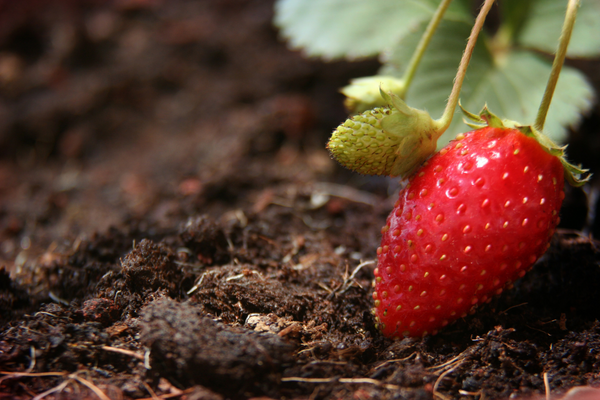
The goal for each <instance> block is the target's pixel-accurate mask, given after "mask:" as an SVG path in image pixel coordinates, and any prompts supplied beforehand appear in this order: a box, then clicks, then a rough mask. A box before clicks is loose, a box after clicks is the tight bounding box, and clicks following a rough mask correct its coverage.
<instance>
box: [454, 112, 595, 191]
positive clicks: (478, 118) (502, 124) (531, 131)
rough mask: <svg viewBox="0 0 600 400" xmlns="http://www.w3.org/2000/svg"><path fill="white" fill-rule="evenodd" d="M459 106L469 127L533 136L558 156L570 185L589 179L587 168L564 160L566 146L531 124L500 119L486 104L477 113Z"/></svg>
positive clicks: (549, 152)
mask: <svg viewBox="0 0 600 400" xmlns="http://www.w3.org/2000/svg"><path fill="white" fill-rule="evenodd" d="M459 105H460V104H459ZM460 108H461V110H462V111H463V113H464V114H465V116H466V118H468V119H470V120H472V121H474V122H475V123H474V124H470V123H468V122H466V121H465V123H467V125H469V126H471V127H475V128H476V129H479V128H482V127H485V126H490V127H494V128H504V129H517V130H518V131H520V132H521V133H523V134H524V135H526V136H529V137H531V138H534V139H535V140H536V141H537V142H538V143H539V144H540V146H542V148H543V149H544V151H546V152H547V153H548V154H550V155H553V156H555V157H558V159H559V160H560V162H561V164H562V165H563V168H564V170H565V178H566V179H567V182H569V184H570V185H571V186H575V187H580V186H583V185H585V184H586V183H587V182H589V180H590V179H591V177H592V174H590V173H589V170H588V169H583V168H580V167H577V166H575V165H573V164H571V163H569V162H568V161H567V160H566V149H567V146H559V145H557V144H556V143H554V142H553V141H552V139H550V138H549V137H548V136H546V135H545V134H544V133H542V132H540V131H538V130H537V129H536V128H535V127H533V126H532V125H521V124H519V123H518V122H516V121H511V120H508V119H504V120H501V119H500V118H499V117H498V116H497V115H495V114H494V113H492V112H491V111H490V110H489V108H488V107H487V104H486V105H484V106H483V108H482V110H481V112H480V113H479V115H476V114H473V113H470V112H468V111H467V110H465V109H464V108H463V107H462V106H460ZM482 121H483V122H485V124H484V125H482V124H481V122H482ZM583 175H585V176H583Z"/></svg>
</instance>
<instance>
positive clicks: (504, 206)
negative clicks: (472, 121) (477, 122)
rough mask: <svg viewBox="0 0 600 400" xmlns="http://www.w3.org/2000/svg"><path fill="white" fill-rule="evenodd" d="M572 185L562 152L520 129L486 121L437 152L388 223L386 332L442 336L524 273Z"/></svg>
mask: <svg viewBox="0 0 600 400" xmlns="http://www.w3.org/2000/svg"><path fill="white" fill-rule="evenodd" d="M563 184H564V171H563V167H562V165H561V162H560V160H559V159H558V158H557V157H554V156H552V155H550V154H548V153H547V152H546V151H544V149H543V148H542V147H541V146H540V145H539V144H538V143H537V141H536V140H535V139H533V138H530V137H528V136H525V135H524V134H523V133H521V132H519V131H517V130H515V129H503V128H494V127H486V128H482V129H478V130H475V131H472V132H469V133H466V134H464V138H462V139H461V140H455V141H453V142H451V143H450V144H449V145H448V146H447V147H446V148H444V149H442V150H441V151H440V152H438V153H437V154H436V155H434V156H433V157H432V158H431V159H430V160H429V161H428V162H427V163H425V164H424V166H422V167H421V168H420V169H419V170H418V171H417V173H416V174H415V175H414V176H413V177H412V179H411V180H410V183H409V184H408V186H407V187H406V188H405V189H403V190H402V192H401V193H400V198H399V200H398V201H397V203H396V205H395V207H394V209H393V210H392V212H391V214H390V215H389V217H388V219H387V224H386V225H385V226H384V227H383V228H382V241H381V247H380V248H378V249H377V253H378V267H377V269H376V270H375V281H374V285H375V291H374V293H373V297H374V300H375V308H374V313H375V316H376V319H377V322H378V326H379V328H380V330H381V331H382V332H383V334H384V335H385V336H387V337H405V336H422V335H425V334H428V333H429V334H435V333H437V331H438V330H439V329H440V328H443V327H444V326H446V325H448V324H449V323H450V322H452V321H453V320H456V319H458V318H461V317H464V316H466V315H467V314H468V313H469V312H470V311H471V310H473V309H474V308H475V307H476V306H477V305H478V304H480V303H483V302H487V301H489V300H490V298H491V297H492V296H494V295H498V294H500V293H501V292H502V290H503V289H504V288H505V287H506V286H507V285H510V284H511V283H512V282H514V281H515V280H516V279H518V278H520V277H522V276H523V275H524V274H525V272H526V271H527V270H529V269H530V268H531V267H532V266H533V264H534V263H535V261H536V260H537V259H538V258H539V257H540V256H541V255H543V254H544V252H545V251H546V249H547V246H548V243H549V241H550V239H551V237H552V235H553V233H554V230H555V228H556V225H557V224H558V222H559V217H558V212H559V210H560V206H561V203H562V199H563V197H564V192H563Z"/></svg>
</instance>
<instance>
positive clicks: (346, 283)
mask: <svg viewBox="0 0 600 400" xmlns="http://www.w3.org/2000/svg"><path fill="white" fill-rule="evenodd" d="M375 263H376V261H375V260H369V261H364V262H362V263H360V264H358V266H357V267H356V268H354V271H352V274H350V276H347V275H348V272H347V271H346V274H345V275H346V276H347V277H346V278H345V279H344V283H342V284H341V285H340V286H339V287H338V288H337V289H335V290H334V291H332V292H331V294H335V293H338V292H339V293H340V294H344V293H346V292H347V291H348V289H350V288H351V287H352V285H353V284H354V283H355V281H354V278H356V274H358V272H359V271H360V270H361V269H362V268H363V267H365V266H367V265H373V264H375ZM359 286H360V285H359Z"/></svg>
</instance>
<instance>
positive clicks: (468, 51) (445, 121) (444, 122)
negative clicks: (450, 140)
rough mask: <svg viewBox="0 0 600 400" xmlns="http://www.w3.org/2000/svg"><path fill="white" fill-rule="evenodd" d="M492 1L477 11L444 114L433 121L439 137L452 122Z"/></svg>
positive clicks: (486, 2) (485, 3) (487, 1)
mask: <svg viewBox="0 0 600 400" xmlns="http://www.w3.org/2000/svg"><path fill="white" fill-rule="evenodd" d="M494 1H495V0H485V2H484V3H483V6H481V10H479V14H478V15H477V18H476V19H475V24H474V25H473V28H472V29H471V34H470V35H469V40H468V41H467V46H466V47H465V51H464V53H463V56H462V58H461V60H460V64H459V65H458V71H457V72H456V77H455V78H454V86H452V92H450V97H448V103H446V108H445V109H444V114H442V116H441V117H440V119H438V120H436V121H435V122H436V125H437V126H438V129H439V130H438V132H439V134H440V135H441V134H442V133H444V132H445V131H446V129H448V127H449V126H450V123H451V122H452V117H454V111H455V110H456V105H457V104H458V97H459V95H460V89H461V88H462V84H463V81H464V80H465V75H466V74H467V67H468V66H469V61H471V56H472V55H473V50H474V49H475V44H476V43H477V37H478V36H479V32H481V29H482V28H483V23H484V22H485V17H487V14H488V12H489V11H490V8H492V5H493V4H494Z"/></svg>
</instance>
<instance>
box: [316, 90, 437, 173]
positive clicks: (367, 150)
mask: <svg viewBox="0 0 600 400" xmlns="http://www.w3.org/2000/svg"><path fill="white" fill-rule="evenodd" d="M380 95H381V97H382V98H383V99H384V100H385V103H386V106H384V107H377V108H374V109H372V110H367V111H364V112H362V113H360V114H357V115H354V116H352V117H350V118H349V119H347V120H346V121H345V122H344V123H343V124H341V125H340V126H338V127H337V129H336V130H335V131H334V132H333V134H332V135H331V139H330V140H329V143H328V144H327V148H328V150H329V152H330V154H331V155H332V157H333V158H334V159H335V160H336V161H338V162H339V163H340V164H341V165H342V166H344V167H346V168H348V169H350V170H353V171H356V172H359V173H361V174H365V175H389V176H400V177H402V178H406V177H408V176H410V175H411V174H412V173H413V172H414V171H416V170H417V168H418V167H419V166H420V165H421V164H422V163H423V162H424V161H425V160H427V158H429V156H430V155H432V154H433V153H434V152H435V150H436V146H437V139H438V138H439V136H440V135H441V132H439V128H438V126H437V125H436V122H435V121H434V120H433V119H432V118H431V117H430V116H429V114H428V113H427V112H425V111H422V110H418V109H415V108H412V107H410V106H408V105H407V104H406V103H405V102H404V101H403V100H402V99H401V98H400V97H399V96H398V95H396V94H394V93H391V92H385V91H383V90H381V91H380Z"/></svg>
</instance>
